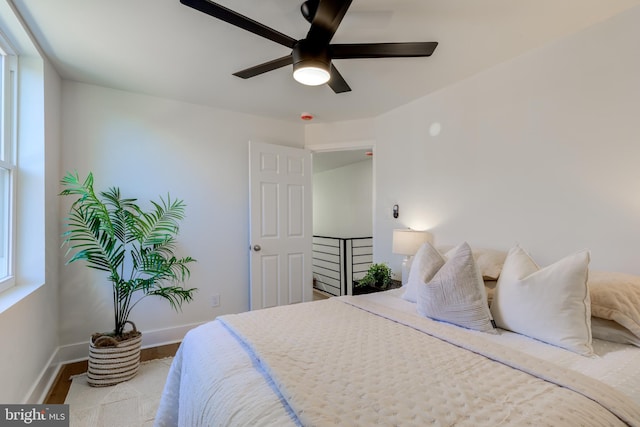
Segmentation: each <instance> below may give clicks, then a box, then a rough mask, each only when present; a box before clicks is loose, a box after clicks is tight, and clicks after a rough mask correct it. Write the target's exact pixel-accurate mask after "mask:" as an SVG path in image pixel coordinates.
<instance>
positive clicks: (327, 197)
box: [313, 159, 373, 238]
mask: <svg viewBox="0 0 640 427" xmlns="http://www.w3.org/2000/svg"><path fill="white" fill-rule="evenodd" d="M372 174H373V170H372V161H371V159H369V160H363V161H361V162H356V163H352V164H350V165H346V166H343V167H339V168H335V169H330V170H327V171H323V172H318V173H314V174H313V234H314V235H319V236H328V237H343V238H349V237H369V236H371V235H372V233H373V224H372V222H373V216H372V215H373V199H372V197H373V177H372Z"/></svg>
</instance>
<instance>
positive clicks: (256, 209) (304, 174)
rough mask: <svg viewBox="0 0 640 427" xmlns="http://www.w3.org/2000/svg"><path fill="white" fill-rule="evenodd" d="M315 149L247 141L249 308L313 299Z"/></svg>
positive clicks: (254, 308)
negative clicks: (312, 159)
mask: <svg viewBox="0 0 640 427" xmlns="http://www.w3.org/2000/svg"><path fill="white" fill-rule="evenodd" d="M311 179H312V170H311V152H310V151H309V150H304V149H300V148H292V147H285V146H281V145H272V144H265V143H259V142H249V189H250V198H249V200H250V201H249V210H250V230H249V238H250V241H249V244H250V253H251V254H250V258H251V261H250V264H251V271H250V281H251V285H250V288H251V289H250V307H251V310H256V309H260V308H267V307H273V306H277V305H285V304H292V303H296V302H303V301H311V300H312V297H313V281H312V274H311V245H312V237H313V236H312V233H313V224H312V197H311Z"/></svg>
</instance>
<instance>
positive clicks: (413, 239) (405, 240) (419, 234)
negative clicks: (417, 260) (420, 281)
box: [391, 228, 432, 285]
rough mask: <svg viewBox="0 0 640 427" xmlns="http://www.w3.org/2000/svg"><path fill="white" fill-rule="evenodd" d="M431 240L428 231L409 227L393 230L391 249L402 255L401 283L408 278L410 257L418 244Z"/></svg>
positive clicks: (404, 282) (404, 283) (414, 252)
mask: <svg viewBox="0 0 640 427" xmlns="http://www.w3.org/2000/svg"><path fill="white" fill-rule="evenodd" d="M431 240H432V236H431V233H429V232H428V231H417V230H412V229H410V228H404V229H400V230H393V243H392V249H391V251H392V252H393V253H394V254H400V255H404V260H402V284H403V285H406V283H407V280H408V279H409V268H410V266H411V258H412V257H413V256H414V255H415V254H416V252H417V251H418V249H420V246H422V245H423V244H424V243H426V242H430V241H431Z"/></svg>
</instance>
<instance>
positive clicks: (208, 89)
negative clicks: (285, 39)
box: [4, 0, 640, 122]
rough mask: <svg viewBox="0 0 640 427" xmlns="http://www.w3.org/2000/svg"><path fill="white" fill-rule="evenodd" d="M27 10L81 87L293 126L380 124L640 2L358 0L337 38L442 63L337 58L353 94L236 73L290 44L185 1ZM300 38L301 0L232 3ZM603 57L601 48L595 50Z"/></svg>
mask: <svg viewBox="0 0 640 427" xmlns="http://www.w3.org/2000/svg"><path fill="white" fill-rule="evenodd" d="M4 1H8V2H13V3H15V5H16V7H17V9H18V10H19V12H20V13H21V14H22V15H23V18H24V19H25V21H26V22H27V24H28V25H29V27H30V28H31V30H32V31H33V33H34V35H35V37H36V39H37V40H38V42H39V44H40V45H41V46H42V48H43V49H44V51H45V53H46V54H47V56H48V57H49V58H50V60H51V61H52V63H53V64H54V66H55V67H56V69H57V70H58V72H59V73H60V75H61V76H62V77H63V78H65V79H69V80H74V81H78V82H86V83H90V84H96V85H101V86H106V87H110V88H115V89H121V90H126V91H132V92H138V93H143V94H148V95H153V96H159V97H164V98H170V99H176V100H181V101H185V102H190V103H196V104H204V105H210V106H212V107H217V108H223V109H228V110H235V111H241V112H246V113H251V114H257V115H261V116H268V117H273V118H279V119H283V120H289V121H299V120H300V119H299V116H300V113H301V112H303V111H308V112H311V113H312V114H314V115H315V119H314V122H330V121H341V120H349V119H357V118H364V117H373V116H376V115H379V114H381V113H384V112H386V111H389V110H392V109H393V108H395V107H398V106H400V105H403V104H406V103H408V102H410V101H411V100H413V99H416V98H418V97H421V96H423V95H425V94H428V93H431V92H433V91H436V90H438V89H440V88H442V87H444V86H447V85H451V84H454V83H455V82H456V81H459V80H461V79H464V78H466V77H469V76H471V75H473V74H476V73H478V72H480V71H482V70H484V69H487V68H489V67H491V66H493V65H495V64H498V63H500V62H503V61H506V60H508V59H510V58H513V57H515V56H517V55H520V54H522V53H523V52H526V51H528V50H530V49H534V48H536V47H539V46H542V45H544V44H547V43H550V42H552V41H553V40H554V39H557V38H559V37H562V36H564V35H568V34H571V33H574V32H576V31H579V30H581V29H583V28H585V27H587V26H589V25H591V24H594V23H595V22H598V21H601V20H604V19H606V18H608V17H610V16H613V15H615V14H617V13H619V12H621V11H623V10H625V9H627V8H629V7H632V6H634V5H637V4H640V0H520V1H515V0H482V1H480V0H354V1H353V3H352V5H351V8H350V9H349V12H348V13H347V15H346V17H345V18H344V20H343V22H342V24H341V26H340V28H339V29H338V31H337V33H336V35H335V37H334V39H333V42H335V43H359V42H402V41H437V42H439V43H440V44H439V46H438V48H437V49H436V51H435V53H434V54H433V56H431V57H430V58H403V59H359V60H336V61H335V65H336V66H337V68H338V69H339V71H340V73H341V74H342V75H343V77H344V78H345V80H346V81H347V82H348V83H349V85H350V86H351V88H352V92H348V93H344V94H338V95H336V94H334V93H333V92H332V91H331V89H329V88H328V87H327V86H320V87H307V86H302V85H300V84H299V83H296V82H295V81H294V80H293V78H292V77H291V68H290V67H285V68H281V69H278V70H275V71H272V72H269V73H266V74H263V75H261V76H257V77H254V78H252V79H248V80H242V79H240V78H237V77H234V76H232V73H233V72H235V71H238V70H241V69H244V68H247V67H250V66H253V65H256V64H259V63H261V62H264V61H267V60H270V59H274V58H278V57H281V56H284V55H287V54H288V53H289V51H288V50H287V48H285V47H283V46H281V45H278V44H276V43H274V42H271V41H269V40H266V39H262V38H260V37H258V36H255V35H253V34H251V33H248V32H246V31H243V30H241V29H238V28H236V27H233V26H231V25H229V24H227V23H225V22H222V21H219V20H216V19H214V18H212V17H210V16H208V15H205V14H203V13H200V12H198V11H195V10H193V9H191V8H188V7H186V6H183V5H182V4H180V2H179V0H4ZM219 3H220V4H223V5H225V6H226V7H229V8H231V9H233V10H235V11H237V12H239V13H241V14H244V15H246V16H249V17H250V18H252V19H254V20H257V21H260V22H262V23H264V24H265V25H267V26H270V27H272V28H274V29H276V30H278V31H280V32H282V33H285V34H287V35H289V36H291V37H294V38H296V39H299V38H303V37H304V36H305V35H306V32H307V30H308V27H309V24H308V23H307V21H305V20H304V19H303V18H302V16H301V15H300V12H299V6H300V3H301V0H253V1H250V0H235V1H231V0H220V1H219ZM594 59H597V52H594Z"/></svg>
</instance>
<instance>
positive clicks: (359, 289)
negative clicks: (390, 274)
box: [353, 280, 402, 295]
mask: <svg viewBox="0 0 640 427" xmlns="http://www.w3.org/2000/svg"><path fill="white" fill-rule="evenodd" d="M357 284H358V281H357V280H354V281H353V295H363V294H372V293H374V292H381V291H388V290H390V289H397V288H399V287H401V286H402V282H401V281H400V280H392V281H391V284H390V285H389V286H388V287H386V288H384V289H383V288H378V287H377V286H356V285H357Z"/></svg>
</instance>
